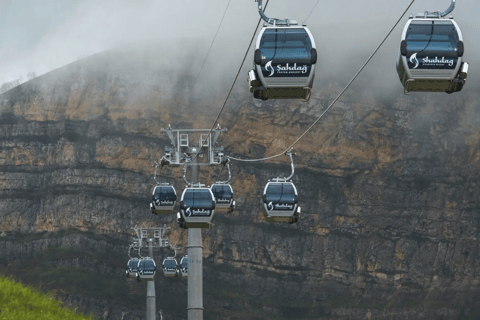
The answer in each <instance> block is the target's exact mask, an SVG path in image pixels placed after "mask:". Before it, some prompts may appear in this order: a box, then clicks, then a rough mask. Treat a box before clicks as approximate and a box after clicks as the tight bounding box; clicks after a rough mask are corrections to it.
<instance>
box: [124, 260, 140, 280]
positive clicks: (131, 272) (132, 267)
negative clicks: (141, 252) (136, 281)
mask: <svg viewBox="0 0 480 320" xmlns="http://www.w3.org/2000/svg"><path fill="white" fill-rule="evenodd" d="M138 261H139V260H138V259H137V258H132V259H130V260H128V262H127V268H126V270H125V273H126V275H127V278H135V277H136V276H137V270H138Z"/></svg>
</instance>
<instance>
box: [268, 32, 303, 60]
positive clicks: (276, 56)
mask: <svg viewBox="0 0 480 320" xmlns="http://www.w3.org/2000/svg"><path fill="white" fill-rule="evenodd" d="M260 50H261V53H262V60H266V61H270V60H273V61H274V62H275V63H285V62H300V63H301V62H304V63H310V61H311V52H312V42H311V41H310V37H309V35H308V33H307V32H306V31H305V29H303V28H279V29H266V30H265V32H264V33H263V35H262V39H261V41H260Z"/></svg>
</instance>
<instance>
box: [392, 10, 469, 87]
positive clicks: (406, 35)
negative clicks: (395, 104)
mask: <svg viewBox="0 0 480 320" xmlns="http://www.w3.org/2000/svg"><path fill="white" fill-rule="evenodd" d="M432 23H433V24H432ZM430 28H431V30H433V32H432V31H430V33H427V34H423V30H425V31H426V32H428V29H430ZM404 41H406V52H404V55H402V49H401V50H400V52H399V54H398V59H397V73H398V76H399V78H400V81H401V83H402V85H403V86H404V88H405V92H406V93H407V92H448V93H452V92H457V91H460V90H461V89H462V88H463V85H464V84H465V79H466V77H467V72H468V63H466V62H463V36H462V32H461V31H460V28H459V26H458V25H457V23H456V22H455V21H454V20H453V19H438V18H426V19H422V18H412V19H410V20H409V21H408V22H407V24H406V25H405V28H404V29H403V33H402V43H403V42H404ZM460 43H461V44H460ZM460 46H461V47H462V49H461V50H460V51H462V53H461V54H460V56H458V51H459V47H460ZM404 50H405V49H404Z"/></svg>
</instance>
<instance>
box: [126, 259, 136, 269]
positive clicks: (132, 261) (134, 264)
mask: <svg viewBox="0 0 480 320" xmlns="http://www.w3.org/2000/svg"><path fill="white" fill-rule="evenodd" d="M137 266H138V261H137V260H130V261H129V262H128V267H129V268H130V269H136V268H137Z"/></svg>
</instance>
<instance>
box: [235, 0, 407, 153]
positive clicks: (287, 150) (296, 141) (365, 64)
mask: <svg viewBox="0 0 480 320" xmlns="http://www.w3.org/2000/svg"><path fill="white" fill-rule="evenodd" d="M414 2H415V0H412V2H410V4H409V5H408V7H407V8H406V9H405V11H404V12H403V13H402V15H401V16H400V18H399V19H398V20H397V22H396V23H395V24H394V25H393V27H392V28H391V29H390V31H389V32H388V34H387V35H386V37H385V38H384V39H383V40H382V42H381V43H380V45H378V47H377V48H376V49H375V51H374V52H373V53H372V54H371V55H370V57H369V58H368V59H367V61H366V62H365V63H364V64H363V66H362V67H361V68H360V70H358V72H357V73H356V74H355V76H354V77H353V78H352V80H350V82H349V83H348V84H347V85H346V86H345V88H343V90H342V91H341V92H340V93H339V94H338V96H337V97H336V98H335V99H334V100H333V102H332V103H331V104H330V105H329V106H328V107H327V109H325V111H324V112H323V113H322V114H321V115H320V116H319V117H318V118H317V120H315V122H314V123H313V124H312V125H311V126H310V127H309V128H308V129H307V130H306V131H305V132H304V133H303V134H302V135H301V136H300V137H299V138H298V139H297V140H295V142H294V143H292V145H291V146H290V147H288V148H287V149H286V150H285V151H284V152H282V153H279V154H277V155H274V156H270V157H266V158H261V159H239V158H234V157H230V156H227V158H229V159H232V160H237V161H244V162H257V161H265V160H269V159H273V158H276V157H279V156H281V155H284V154H285V153H288V152H289V151H291V150H292V149H293V147H294V146H295V145H296V144H297V143H298V142H299V141H300V140H301V139H302V138H303V137H304V136H305V135H306V134H307V133H308V132H309V131H310V130H311V129H312V128H313V127H314V126H315V125H316V124H317V123H318V121H320V120H321V119H322V118H323V116H324V115H325V114H326V113H327V112H328V111H329V110H330V108H332V107H333V105H334V104H335V103H336V102H337V101H338V99H340V98H341V97H342V95H343V94H344V92H345V91H346V90H347V89H348V88H349V87H350V85H351V84H352V83H353V81H355V79H357V77H358V76H359V75H360V73H361V72H362V71H363V69H365V67H366V66H367V64H368V63H369V62H370V60H372V58H373V56H374V55H375V54H376V53H377V51H378V50H379V49H380V48H381V47H382V45H383V44H384V43H385V41H386V40H387V39H388V37H389V36H390V34H391V33H392V32H393V30H394V29H395V28H396V27H397V25H398V23H399V22H400V20H402V18H403V16H405V14H406V13H407V11H408V10H409V9H410V7H411V6H412V5H413V3H414Z"/></svg>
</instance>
